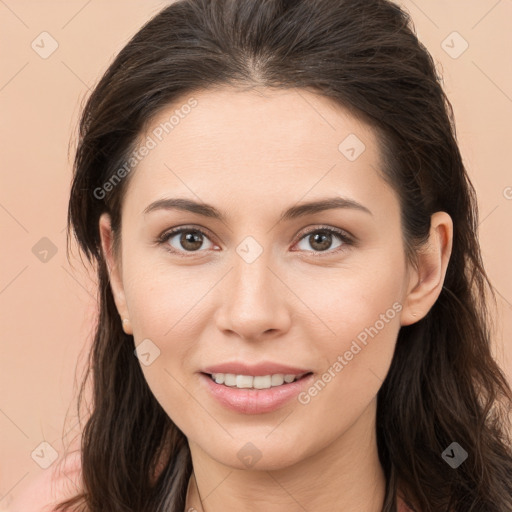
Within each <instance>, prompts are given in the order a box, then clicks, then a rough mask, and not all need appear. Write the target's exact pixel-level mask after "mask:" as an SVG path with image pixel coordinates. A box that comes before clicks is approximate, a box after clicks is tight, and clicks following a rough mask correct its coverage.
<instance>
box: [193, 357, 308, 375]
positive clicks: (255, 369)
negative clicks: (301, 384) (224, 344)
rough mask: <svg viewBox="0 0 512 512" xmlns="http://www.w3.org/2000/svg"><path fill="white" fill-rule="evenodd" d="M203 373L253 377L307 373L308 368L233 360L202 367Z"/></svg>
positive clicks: (267, 362) (268, 362)
mask: <svg viewBox="0 0 512 512" xmlns="http://www.w3.org/2000/svg"><path fill="white" fill-rule="evenodd" d="M202 371H203V372H204V373H209V374H212V373H232V374H234V375H252V376H254V377H257V376H263V375H275V374H278V373H282V374H284V375H301V374H303V373H309V372H310V370H307V369H304V368H298V367H295V366H287V365H284V364H279V363H273V362H270V361H263V362H261V363H257V364H246V363H237V362H235V361H232V362H227V363H221V364H216V365H213V366H208V367H206V368H203V370H202Z"/></svg>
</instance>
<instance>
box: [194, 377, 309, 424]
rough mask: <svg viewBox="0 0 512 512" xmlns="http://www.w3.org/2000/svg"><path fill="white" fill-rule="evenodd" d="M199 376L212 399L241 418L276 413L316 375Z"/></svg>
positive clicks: (295, 396)
mask: <svg viewBox="0 0 512 512" xmlns="http://www.w3.org/2000/svg"><path fill="white" fill-rule="evenodd" d="M199 375H200V382H201V385H202V386H204V389H205V391H206V392H207V393H208V395H209V396H211V397H212V398H213V399H214V400H216V401H217V402H218V403H220V404H221V405H222V406H223V407H225V408H227V409H229V410H231V411H234V412H237V413H240V414H263V413H270V412H273V411H276V410H278V409H280V408H281V407H283V406H284V405H286V404H288V403H290V402H291V401H292V400H293V399H294V398H297V395H299V394H300V393H301V392H303V391H304V389H306V388H307V387H308V386H311V384H312V382H313V381H314V379H315V377H314V374H313V372H306V373H300V374H283V373H277V374H269V375H244V374H234V373H218V372H217V373H206V372H200V373H199Z"/></svg>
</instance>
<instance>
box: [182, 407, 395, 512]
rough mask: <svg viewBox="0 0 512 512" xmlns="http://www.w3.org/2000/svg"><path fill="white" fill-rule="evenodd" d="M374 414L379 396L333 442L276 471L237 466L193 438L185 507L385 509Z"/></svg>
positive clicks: (192, 510) (214, 511)
mask: <svg viewBox="0 0 512 512" xmlns="http://www.w3.org/2000/svg"><path fill="white" fill-rule="evenodd" d="M375 413H376V400H374V401H372V403H371V404H370V406H369V407H368V408H367V409H366V410H365V411H364V412H363V414H362V415H361V416H360V417H359V418H358V420H357V421H356V422H355V423H354V424H353V425H352V426H351V427H350V428H349V429H348V430H347V431H345V432H344V433H343V435H342V436H340V437H338V438H337V439H335V440H334V441H333V442H332V443H331V444H329V445H327V446H326V447H324V448H323V449H321V450H320V451H318V452H316V453H315V454H314V455H312V456H310V457H308V458H307V459H303V460H301V461H299V462H297V463H295V464H293V465H292V466H288V467H286V468H280V469H276V470H272V471H258V470H255V469H251V470H248V469H245V470H240V469H233V468H231V467H228V466H225V465H223V464H220V463H219V462H217V461H216V460H213V459H212V458H210V457H209V456H208V455H207V454H206V453H205V452H204V451H202V450H201V449H200V448H199V447H198V446H197V445H196V444H192V443H190V441H189V444H190V448H191V455H192V464H193V467H194V472H193V474H192V476H191V479H190V481H189V486H188V491H187V500H186V507H185V512H221V511H222V512H225V511H226V510H227V511H230V510H244V511H247V512H281V511H282V510H283V509H285V510H287V511H290V512H304V510H315V511H316V512H328V511H329V512H331V511H332V510H343V511H344V512H360V511H361V510H364V511H365V512H381V510H382V505H383V502H384V495H385V485H386V482H385V476H384V472H383V469H382V467H381V465H380V462H379V458H378V452H377V440H376V432H375ZM319 428H321V427H319Z"/></svg>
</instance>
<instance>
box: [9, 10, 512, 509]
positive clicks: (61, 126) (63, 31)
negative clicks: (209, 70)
mask: <svg viewBox="0 0 512 512" xmlns="http://www.w3.org/2000/svg"><path fill="white" fill-rule="evenodd" d="M166 4H168V2H163V1H156V0H138V1H135V0H129V1H127V0H122V1H121V0H115V1H114V0H109V1H105V0H104V1H102V2H100V0H89V1H86V0H72V1H70V0H67V1H57V0H47V1H44V2H41V1H36V0H31V1H28V0H0V38H1V40H0V45H1V46H0V47H1V49H2V63H3V65H2V67H1V68H0V111H1V112H2V118H1V123H0V130H1V133H0V137H1V140H2V148H3V149H2V154H1V169H2V170H1V174H0V176H1V182H0V225H1V228H2V231H1V232H2V244H1V246H2V249H1V255H2V261H1V265H0V315H1V326H2V332H1V336H2V341H1V345H0V347H1V353H0V393H1V394H0V506H1V505H2V504H5V503H7V502H8V501H9V500H10V499H11V497H12V496H16V495H17V494H18V493H20V492H22V491H23V489H24V487H25V486H26V485H27V484H28V483H29V482H30V481H31V480H32V479H33V478H34V477H36V476H37V475H38V474H39V473H41V472H42V471H43V469H41V468H40V466H39V465H37V464H36V463H35V462H34V460H33V459H32V458H31V454H32V453H33V452H34V451H35V455H34V458H35V459H37V453H41V452H40V450H41V448H42V447H41V446H40V444H41V443H42V442H48V443H50V445H51V446H52V447H53V448H54V449H55V450H56V452H58V453H61V450H62V442H61V439H62V436H63V434H64V433H66V434H68V438H69V436H71V433H73V432H75V433H76V432H77V431H78V430H77V427H76V407H75V404H74V402H73V401H72V400H73V399H74V397H76V382H75V367H76V365H77V361H78V367H79V369H78V374H77V377H78V378H80V377H81V369H82V368H83V363H84V361H85V356H86V355H87V352H86V350H87V348H88V346H89V343H90V339H91V336H92V332H93V326H94V321H95V320H94V312H95V307H96V303H95V299H94V296H95V291H94V284H95V281H94V275H92V273H90V272H89V273H88V272H86V271H85V270H84V268H83V267H82V264H81V262H80V259H79V258H77V257H76V255H77V252H76V250H75V251H74V252H73V254H72V261H71V263H72V266H70V264H69V262H68V261H67V259H66V238H65V236H66V233H65V229H64V228H65V225H66V213H67V200H68V193H69V185H70V179H71V164H72V157H73V148H74V140H75V133H76V123H77V119H78V113H79V109H80V104H81V102H82V101H83V99H84V98H85V97H86V96H87V94H88V93H89V90H91V89H92V87H93V86H94V84H95V83H96V82H97V80H98V79H99V77H100V74H101V73H102V72H103V70H104V69H105V68H106V67H107V65H108V64H109V63H110V62H111V60H112V58H113V57H114V55H115V54H116V53H117V52H118V51H119V50H121V48H122V47H123V46H124V44H125V43H126V42H127V41H128V40H129V38H130V37H131V36H132V35H133V34H134V33H135V32H136V31H137V29H138V28H140V27H141V26H142V24H143V23H144V22H145V21H146V20H147V19H148V18H149V17H150V16H151V15H153V14H154V13H156V12H157V11H158V10H159V9H160V8H162V7H164V6H165V5H166ZM402 5H403V6H404V7H405V8H406V9H407V10H408V11H409V12H410V13H411V15H412V18H413V20H414V23H415V25H416V29H417V33H418V36H419V38H420V40H421V41H422V42H423V43H424V44H425V46H426V47H427V48H428V49H429V51H430V52H431V53H432V54H433V56H434V59H435V61H436V63H437V65H438V66H439V71H440V72H441V73H442V75H443V77H444V83H445V89H446V91H447V93H448V96H449V98H450V100H451V102H452V105H453V107H454V111H455V116H456V122H457V133H458V136H459V141H460V147H461V151H462V154H463V157H464V160H465V163H466V166H467V168H468V171H469V173H470V176H471V178H472V180H473V182H474V184H475V186H476V188H477V192H478V194H479V205H480V214H481V223H480V239H481V245H482V250H483V255H484V261H485V264H486V266H487V269H488V272H489V274H490V277H491V279H492V281H493V283H494V285H495V287H496V291H497V293H498V311H497V318H498V320H499V322H498V325H497V333H496V348H495V350H496V354H497V358H498V360H499V361H500V363H501V364H502V366H503V367H504V369H505V371H506V373H507V376H508V377H509V379H510V380H511V381H512V344H511V334H512V269H511V266H510V262H511V261H512V238H511V232H512V230H511V225H512V173H511V167H510V164H511V145H512V144H511V128H510V119H511V116H512V83H511V82H512V80H511V78H512V75H511V67H510V50H511V49H512V32H511V30H510V23H509V21H510V20H511V19H512V2H511V1H510V0H498V1H497V0H471V1H468V0H466V1H464V2H460V1H459V0H450V1H446V0H429V1H420V0H415V1H414V2H413V1H412V0H407V1H405V0H404V1H403V2H402ZM454 31H455V32H457V33H458V34H460V35H457V34H455V35H453V32H454ZM42 32H48V33H49V34H50V35H51V37H52V38H53V39H54V40H55V41H56V42H57V43H58V48H57V49H56V50H55V51H54V53H52V54H51V55H50V56H48V57H47V58H46V59H44V58H42V57H41V56H40V54H41V53H42V52H44V51H48V50H49V49H51V44H52V43H51V40H50V36H47V35H43V36H40V34H41V33H42ZM41 39H44V40H43V42H41ZM33 41H34V43H33ZM443 41H444V42H443ZM465 41H466V42H467V44H468V45H469V46H468V48H467V49H466V51H464V52H463V53H462V50H464V48H465ZM32 43H33V44H34V49H33V48H32ZM36 50H37V51H36ZM459 54H460V55H459ZM455 57H456V58H455ZM71 137H73V140H72V141H71V143H70V139H71ZM68 145H69V151H68ZM41 239H43V240H41ZM34 247H35V248H34ZM44 251H48V252H47V253H45V252H44ZM45 258H46V261H42V260H41V259H43V260H44V259H45ZM66 413H67V417H66ZM65 420H66V421H65ZM73 427H75V429H74V430H73ZM70 432H71V433H70ZM44 446H45V445H43V448H44ZM44 449H47V448H44ZM45 453H47V452H45Z"/></svg>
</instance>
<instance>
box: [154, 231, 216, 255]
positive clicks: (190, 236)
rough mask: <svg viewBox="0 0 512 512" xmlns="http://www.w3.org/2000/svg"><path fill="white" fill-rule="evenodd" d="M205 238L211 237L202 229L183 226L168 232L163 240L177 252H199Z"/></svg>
mask: <svg viewBox="0 0 512 512" xmlns="http://www.w3.org/2000/svg"><path fill="white" fill-rule="evenodd" d="M178 235H179V236H178ZM205 240H209V238H208V237H207V236H206V235H205V233H203V232H202V231H200V230H198V229H190V228H181V229H177V230H174V231H170V232H168V233H166V234H165V235H164V236H163V237H162V239H161V242H162V243H164V242H165V243H168V244H169V245H170V246H171V248H172V249H173V250H174V251H177V252H198V251H199V249H201V247H202V245H203V243H204V241H205Z"/></svg>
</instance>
